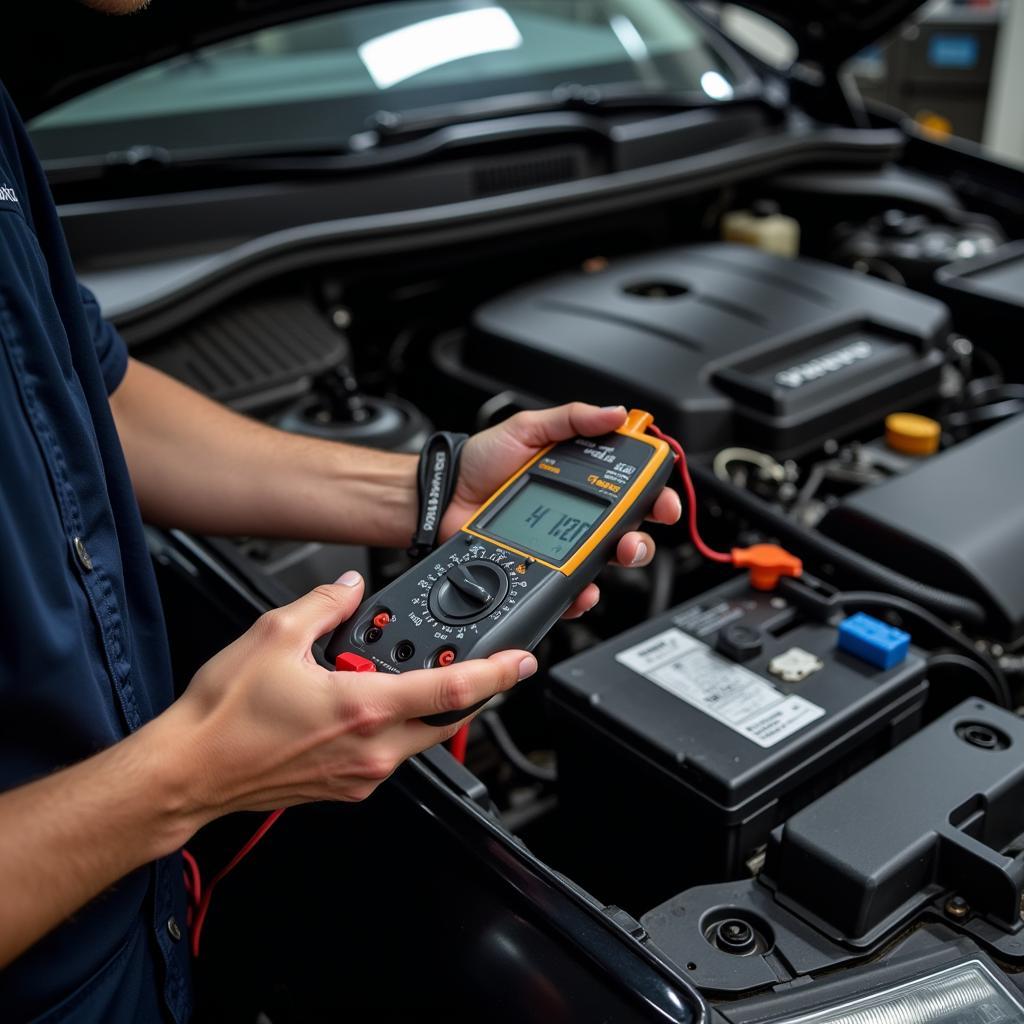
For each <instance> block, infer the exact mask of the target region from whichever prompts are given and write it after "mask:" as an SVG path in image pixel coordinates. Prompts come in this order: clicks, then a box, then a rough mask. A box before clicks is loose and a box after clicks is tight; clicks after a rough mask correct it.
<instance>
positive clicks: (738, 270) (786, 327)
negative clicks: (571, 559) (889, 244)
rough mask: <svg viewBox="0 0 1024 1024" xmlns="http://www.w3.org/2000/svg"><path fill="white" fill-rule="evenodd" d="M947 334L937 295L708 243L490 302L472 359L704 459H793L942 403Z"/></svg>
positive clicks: (469, 347)
mask: <svg viewBox="0 0 1024 1024" xmlns="http://www.w3.org/2000/svg"><path fill="white" fill-rule="evenodd" d="M948 330H949V314H948V311H947V310H946V307H945V306H944V305H943V304H942V303H940V302H937V301H936V300H934V299H930V298H926V297H924V296H921V295H916V294H913V293H911V292H909V291H907V290H906V289H903V288H898V287H896V286H895V285H890V284H887V283H885V282H883V281H878V280H876V279H874V278H868V277H863V276H861V275H860V274H857V273H854V272H853V271H850V270H845V269H841V268H837V267H831V266H828V265H826V264H823V263H819V262H817V261H814V260H807V259H795V260H789V259H783V258H781V257H778V256H772V255H769V254H768V253H764V252H761V251H760V250H757V249H753V248H750V247H747V246H742V245H729V244H725V243H709V244H704V245H691V246H684V247H681V248H678V249H668V250H662V251H660V252H656V253H651V254H648V255H644V256H637V257H631V258H627V259H622V260H618V261H615V262H613V263H612V264H611V265H610V266H609V267H608V268H607V269H605V270H602V271H599V272H596V273H586V272H584V271H579V272H575V273H571V274H564V275H561V276H559V277H554V278H548V279H546V280H543V281H539V282H536V283H534V284H532V285H528V286H526V287H524V288H521V289H518V290H517V291H514V292H511V293H509V294H508V295H505V296H503V297H501V298H499V299H496V300H494V301H491V302H489V303H487V304H486V305H484V306H482V307H481V308H480V309H479V310H478V311H477V313H476V316H475V318H474V331H473V334H472V336H471V337H470V338H469V340H468V343H467V344H466V346H465V349H464V359H465V361H466V363H467V364H468V366H469V367H470V368H472V369H475V370H477V371H483V372H485V373H487V374H489V375H491V376H493V377H495V378H497V379H499V380H501V381H502V382H503V383H504V384H505V386H512V387H515V388H517V389H519V390H521V391H523V392H525V393H527V394H532V395H535V396H537V397H538V398H542V399H545V400H548V401H565V400H568V399H570V398H580V399H584V400H589V401H595V402H598V403H600V404H606V403H609V402H610V403H615V404H619V403H625V404H626V405H629V404H634V405H639V406H641V407H643V408H645V409H649V410H650V411H651V412H653V413H654V414H655V416H656V418H657V421H658V424H659V425H660V426H661V427H662V429H664V430H668V431H670V432H672V433H674V434H675V435H676V436H677V437H678V438H679V440H680V441H681V442H682V443H683V444H685V445H686V446H687V447H688V448H689V449H691V450H693V451H710V450H714V449H716V448H719V447H722V446H725V445H731V444H750V445H752V446H754V447H757V448H759V449H761V450H767V451H770V452H772V453H773V454H776V455H780V456H783V455H792V454H798V453H800V452H802V451H807V450H809V449H811V448H813V447H815V446H817V445H819V444H820V443H821V442H822V441H823V440H825V439H826V438H828V437H830V436H833V435H835V434H840V435H843V434H848V433H850V432H852V431H855V430H857V429H858V428H860V427H862V426H864V425H866V424H868V423H870V422H872V421H876V420H879V419H880V418H881V417H882V416H883V415H884V414H885V413H887V412H889V411H891V410H892V409H893V408H894V407H899V406H912V405H914V404H915V403H916V402H919V401H922V400H925V399H927V398H929V397H932V396H933V395H934V394H935V392H936V390H937V386H938V378H939V372H940V368H941V365H942V362H943V355H942V353H941V352H940V350H939V348H938V347H937V346H938V343H939V342H941V341H942V339H943V338H944V337H945V336H946V334H947V333H948Z"/></svg>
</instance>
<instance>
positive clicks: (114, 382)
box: [78, 283, 128, 395]
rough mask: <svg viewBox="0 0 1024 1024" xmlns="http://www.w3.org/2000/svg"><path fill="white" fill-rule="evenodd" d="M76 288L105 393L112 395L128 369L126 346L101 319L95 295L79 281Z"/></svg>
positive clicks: (118, 335)
mask: <svg viewBox="0 0 1024 1024" xmlns="http://www.w3.org/2000/svg"><path fill="white" fill-rule="evenodd" d="M78 290H79V292H80V293H81V296H82V307H83V308H84V310H85V320H86V323H87V324H88V327H89V334H90V335H91V337H92V343H93V346H94V347H95V349H96V358H97V359H98V360H99V364H100V371H101V372H102V374H103V383H104V384H105V385H106V387H107V394H108V395H112V394H113V393H114V391H116V390H117V386H118V385H119V384H120V383H121V381H122V380H123V379H124V375H125V371H126V370H127V369H128V346H127V345H126V344H125V340H124V338H122V337H121V335H120V334H119V333H118V330H117V328H116V327H115V326H114V325H113V324H112V323H110V322H109V321H107V320H104V319H103V314H102V313H101V312H100V304H99V303H98V302H97V301H96V296H95V295H93V293H92V292H91V291H89V289H88V288H86V287H85V285H84V284H81V283H80V284H79V285H78Z"/></svg>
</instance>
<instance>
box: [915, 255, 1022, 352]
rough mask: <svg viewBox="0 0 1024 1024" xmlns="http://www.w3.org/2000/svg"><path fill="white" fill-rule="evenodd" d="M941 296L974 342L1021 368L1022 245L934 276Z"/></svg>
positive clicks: (950, 267)
mask: <svg viewBox="0 0 1024 1024" xmlns="http://www.w3.org/2000/svg"><path fill="white" fill-rule="evenodd" d="M935 283H936V285H937V290H938V294H939V295H940V296H941V297H942V299H943V300H944V301H945V302H947V303H948V304H949V306H950V308H951V309H952V310H953V313H954V315H955V316H956V323H957V327H958V328H959V329H960V330H962V331H965V332H967V334H968V335H969V336H970V338H971V340H972V341H975V342H976V343H977V344H979V345H981V346H982V347H983V348H988V349H992V350H994V351H995V352H996V354H997V355H998V356H999V357H1000V358H1001V359H1003V360H1005V361H1006V362H1007V363H1008V365H1012V366H1015V367H1019V365H1020V361H1021V353H1020V337H1021V332H1022V331H1024V241H1016V242H1009V243H1007V244H1006V245H1003V246H1000V247H999V248H998V249H997V250H996V251H995V252H993V253H990V254H988V255H986V256H980V257H978V258H977V259H972V260H960V261H959V262H957V263H951V264H949V265H948V266H945V267H940V268H939V269H938V270H937V271H936V272H935Z"/></svg>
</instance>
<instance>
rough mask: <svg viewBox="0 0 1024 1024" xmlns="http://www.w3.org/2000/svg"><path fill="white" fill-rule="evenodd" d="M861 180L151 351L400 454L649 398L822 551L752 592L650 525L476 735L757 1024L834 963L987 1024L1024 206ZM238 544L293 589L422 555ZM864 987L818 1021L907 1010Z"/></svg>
mask: <svg viewBox="0 0 1024 1024" xmlns="http://www.w3.org/2000/svg"><path fill="white" fill-rule="evenodd" d="M868 181H869V177H868V176H865V177H864V179H863V182H864V187H863V189H862V190H860V189H859V187H858V177H857V175H856V174H852V173H849V172H839V171H836V172H830V171H828V170H825V171H821V172H820V173H817V174H811V173H809V172H808V173H801V174H791V175H788V176H782V177H779V178H776V179H766V180H764V181H760V182H758V183H756V185H755V184H752V183H748V184H746V185H741V186H735V187H730V188H729V189H727V190H725V191H722V192H714V193H706V194H702V195H700V196H693V197H690V198H689V199H687V200H685V201H682V202H680V203H677V204H674V205H673V206H671V208H669V207H658V208H653V207H652V208H651V209H649V210H647V211H641V212H639V213H636V212H634V213H632V214H630V215H629V216H628V217H627V216H615V217H611V218H609V219H608V221H607V222H606V223H602V224H601V225H598V226H595V225H589V226H587V228H586V229H584V228H582V227H580V228H579V229H578V230H577V229H573V230H568V231H563V232H562V234H561V236H560V237H558V238H548V239H546V240H538V239H537V238H536V237H532V238H526V237H524V238H522V239H520V240H518V241H516V240H512V241H507V240H506V241H504V242H502V243H500V244H499V243H497V242H496V243H495V244H494V245H493V247H491V248H489V249H484V248H483V247H482V246H481V247H480V248H477V249H475V250H474V251H473V252H472V254H470V253H462V254H460V253H459V252H457V251H451V250H446V251H443V252H440V253H437V254H434V255H433V256H432V257H427V256H421V257H416V258H414V259H410V260H406V261H404V262H402V264H401V266H400V268H399V267H398V266H397V265H395V266H389V265H387V264H386V263H385V262H383V261H374V260H368V261H365V262H364V263H362V264H360V265H358V266H354V267H348V268H342V269H338V268H333V267H323V268H317V269H316V270H315V271H313V272H310V271H308V270H307V271H303V273H302V274H301V275H299V276H293V277H289V276H284V277H282V278H281V279H280V280H278V281H275V282H273V283H272V284H263V285H261V286H260V288H259V289H258V291H257V292H255V293H254V292H247V293H243V294H240V295H238V296H235V297H234V298H232V299H230V300H229V301H227V302H225V303H223V304H221V305H218V306H216V307H215V308H213V309H211V310H208V311H206V312H204V313H201V314H200V315H199V316H198V317H196V318H194V319H193V320H192V321H191V322H190V323H189V324H187V325H185V326H184V327H181V328H176V329H174V330H173V331H168V332H164V333H157V334H155V335H153V336H148V337H145V338H140V339H139V340H137V342H136V348H135V352H136V355H138V356H139V357H140V358H142V359H144V360H148V361H150V362H152V363H153V364H154V365H157V366H160V367H161V368H163V369H165V370H167V371H168V372H170V373H172V374H174V375H176V376H179V377H180V378H182V379H184V380H186V381H188V382H189V383H191V384H193V385H194V386H197V387H199V388H200V389H202V390H204V391H206V392H207V393H208V394H211V395H213V396H214V397H216V398H219V399H221V400H223V401H226V402H228V403H230V404H232V405H234V406H235V407H237V408H239V409H241V410H243V411H246V412H248V413H250V414H251V415H255V416H258V417H260V418H264V419H267V420H268V421H272V422H275V423H278V424H279V425H281V426H282V427H284V428H285V429H291V430H297V431H301V432H307V433H311V434H315V435H317V436H325V437H333V438H337V439H338V440H344V441H352V442H355V443H360V444H367V445H374V446H379V447H387V448H392V449H396V450H404V451H416V450H418V448H419V446H420V445H421V444H422V441H423V439H424V437H425V436H426V434H427V433H428V432H429V430H430V429H432V428H433V427H436V428H443V429H451V430H465V431H473V430H477V429H481V428H483V427H486V426H487V425H489V424H492V423H495V422H497V421H499V420H500V419H502V418H504V417H506V416H508V415H511V414H513V413H515V412H516V411H517V410H519V409H524V408H533V407H538V406H541V405H546V404H554V403H561V402H565V401H571V400H574V399H579V400H585V401H593V402H597V403H600V404H625V405H626V406H638V407H640V408H644V409H648V410H650V411H651V412H652V413H653V414H654V415H655V417H656V421H657V423H658V424H659V426H661V427H662V428H663V429H664V430H666V431H668V432H670V433H671V434H673V435H674V436H675V437H677V438H678V439H679V440H680V441H681V442H682V444H683V445H684V447H685V448H686V450H687V455H688V458H689V462H690V467H691V472H692V475H693V478H694V483H695V485H696V489H697V494H698V498H699V501H700V509H699V514H700V518H701V529H702V531H703V532H704V534H705V536H706V537H707V538H708V540H709V541H710V542H712V543H716V544H717V545H718V546H720V547H726V548H728V547H730V546H732V545H734V544H741V543H742V544H751V543H757V542H759V541H772V542H777V543H780V544H782V545H784V546H785V547H786V548H787V549H788V550H790V551H792V552H793V553H794V554H796V555H797V556H799V557H800V558H801V559H802V560H803V563H804V574H803V575H802V576H801V577H800V578H798V579H783V580H781V581H780V582H779V585H778V586H777V587H776V588H775V589H773V590H770V591H762V590H756V589H753V588H752V587H751V586H750V584H749V582H748V580H747V579H746V577H745V576H744V575H741V574H738V573H737V572H736V571H735V570H734V569H726V568H723V567H722V566H718V565H714V564H711V563H708V562H705V561H704V560H702V558H701V557H700V555H699V553H698V552H697V551H696V550H694V548H693V546H692V545H691V544H690V543H689V541H688V539H687V537H686V533H685V530H683V529H679V528H664V527H659V528H656V529H655V536H656V540H657V543H658V554H657V556H656V560H655V562H654V563H653V565H652V566H651V568H650V569H649V570H648V571H645V572H631V573H626V572H623V571H621V570H617V569H614V568H609V569H608V570H606V571H605V573H604V574H603V575H602V577H601V579H600V584H601V588H602V601H601V603H600V605H599V606H598V608H597V609H596V610H595V611H594V612H593V613H591V614H589V615H587V616H585V617H584V618H583V619H581V620H579V621H573V622H564V623H562V624H561V625H560V626H559V627H558V628H556V629H555V630H554V631H553V633H552V634H551V635H550V636H549V637H548V638H547V639H546V640H545V641H544V643H543V646H542V647H541V648H540V649H539V650H538V657H539V660H540V663H541V676H542V677H543V679H542V681H540V682H537V683H535V684H534V683H531V684H529V685H527V686H524V687H522V688H520V689H519V690H517V691H516V692H514V693H513V694H511V695H510V696H508V697H507V698H506V699H505V700H504V701H503V702H502V703H497V702H495V703H492V704H491V705H490V706H489V707H488V708H487V709H486V710H485V711H484V712H483V713H482V714H481V716H480V717H479V719H478V720H477V722H476V724H475V725H474V727H473V730H472V732H471V735H470V741H469V748H468V754H467V758H466V768H467V769H468V772H469V773H471V776H472V777H473V778H474V779H475V780H476V783H477V784H478V785H479V787H481V788H482V789H485V791H484V797H483V798H482V799H483V802H484V804H485V806H486V807H487V809H488V811H489V813H491V814H492V815H493V817H494V820H495V822H496V823H497V824H498V826H499V827H500V828H501V829H502V830H504V831H506V832H508V833H510V834H512V835H513V836H514V837H515V838H516V841H517V842H521V843H522V844H524V845H525V848H526V849H528V850H529V851H530V852H531V854H532V855H534V856H536V857H537V858H539V859H540V860H542V861H543V862H545V863H546V864H548V865H549V866H550V867H551V868H553V869H554V870H555V871H557V872H559V873H560V874H561V875H563V876H565V877H566V878H567V879H569V880H570V881H571V882H572V883H573V884H575V885H577V886H579V887H581V888H582V889H583V890H585V891H586V892H588V893H590V894H592V895H593V897H595V898H596V899H597V900H598V901H599V902H600V903H601V904H602V905H603V906H606V907H610V908H614V913H615V914H616V915H619V916H618V917H617V920H618V921H619V922H620V923H623V922H624V923H625V926H626V927H627V928H628V929H629V930H630V931H631V934H632V935H633V937H634V938H635V939H636V940H637V941H640V942H642V943H644V944H646V945H647V946H649V948H650V949H651V950H653V951H654V953H655V955H656V956H658V957H659V958H661V959H662V960H663V961H664V962H665V963H667V964H668V965H669V967H670V968H671V969H672V970H674V971H676V972H677V973H678V974H679V975H681V976H683V977H685V978H686V979H687V981H688V982H689V983H691V984H692V985H693V986H695V987H696V988H697V989H698V990H699V992H700V993H701V994H702V996H703V997H704V998H705V999H706V1000H708V1002H709V1004H710V1005H711V1006H712V1007H713V1008H714V1012H715V1013H717V1014H718V1015H719V1018H718V1019H720V1020H728V1021H732V1022H735V1024H741V1022H747V1021H754V1020H766V1019H768V1017H767V1016H766V1014H767V1013H768V1010H767V1009H766V1006H767V1004H766V999H767V997H768V996H771V997H772V1002H771V1013H772V1014H781V1013H784V1014H786V1015H787V1016H786V1017H785V1019H787V1020H789V1019H796V1018H797V1017H798V1016H799V1015H800V1014H801V1013H804V1012H809V1010H808V1008H809V1007H812V1006H814V1005H816V1003H815V1000H818V1001H819V1002H820V1001H821V1000H822V999H823V998H825V994H824V993H825V992H826V989H825V988H823V987H822V986H827V993H828V995H829V998H830V999H831V1000H832V1002H834V1003H835V1004H837V1005H838V1004H840V1003H842V1002H843V1000H844V999H845V998H847V997H848V996H849V997H850V998H851V999H852V998H853V997H852V995H850V994H851V993H854V992H855V993H857V999H861V996H862V994H863V993H864V992H865V991H869V990H873V989H876V988H881V987H883V986H885V985H889V986H890V987H892V986H897V987H898V986H899V985H904V984H905V985H906V988H905V989H900V991H901V993H902V994H901V995H900V997H899V998H900V999H902V1000H904V1001H905V1002H904V1003H901V1004H900V1005H902V1006H905V1007H913V1006H915V1005H916V1003H915V1001H920V1000H926V999H936V1000H940V1001H941V1000H942V999H944V998H947V997H948V998H954V995H955V994H956V993H960V995H961V996H962V995H963V993H964V992H969V993H972V998H974V997H975V996H976V998H975V1001H974V1002H970V1000H967V1002H965V1004H964V1005H965V1006H967V1004H968V1003H969V1006H968V1008H967V1009H964V1011H963V1013H964V1015H963V1016H960V1017H956V1018H955V1019H957V1020H965V1021H966V1020H971V1021H974V1020H977V1021H979V1022H980V1021H991V1022H994V1021H1000V1020H1007V1021H1009V1020H1012V1019H1017V1018H1016V1017H1013V1016H1012V1015H1011V1013H1012V1008H1013V1007H1015V1006H1016V1005H1017V1004H1018V1003H1020V1001H1021V994H1020V992H1019V991H1018V990H1017V987H1016V984H1015V983H1014V981H1013V980H1012V978H1013V976H1014V975H1016V974H1017V972H1019V971H1021V969H1022V968H1024V920H1022V917H1024V909H1022V908H1024V760H1022V757H1021V752H1022V750H1024V723H1022V721H1021V719H1020V717H1019V715H1018V713H1017V712H1018V707H1019V705H1020V704H1021V701H1022V696H1024V572H1022V571H1021V561H1022V558H1024V473H1022V472H1021V470H1022V467H1024V463H1022V452H1024V415H1022V414H1024V358H1022V356H1021V351H1020V337H1021V329H1022V328H1024V248H1022V243H1018V242H1013V241H1009V239H1011V238H1012V237H1014V234H1015V232H1019V230H1020V225H1019V224H1016V223H1013V222H1012V221H1010V220H1007V221H1003V220H1001V219H1000V217H999V216H998V211H996V210H993V209H992V208H991V207H986V206H985V204H984V203H980V202H979V203H978V204H977V206H978V208H977V209H974V208H972V206H971V204H970V202H969V200H967V199H965V198H963V197H961V196H959V195H958V194H957V193H956V192H955V191H954V188H953V187H952V186H950V185H948V184H946V183H944V182H942V181H940V180H938V179H937V178H930V177H928V176H927V175H925V174H923V173H920V172H913V173H911V172H903V171H901V172H899V173H896V172H894V173H893V176H892V178H891V179H890V180H888V182H887V187H886V189H885V190H884V193H881V192H879V191H878V190H876V189H874V188H871V187H869V185H868ZM840 192H841V194H842V199H841V200H839V199H837V198H836V196H837V195H838V194H839V193H840ZM740 209H741V210H748V211H751V214H750V216H751V217H752V218H753V219H754V220H767V219H771V218H779V217H783V218H786V219H787V222H788V223H790V224H791V225H795V226H796V228H797V229H798V230H799V233H800V235H801V238H802V242H801V244H800V255H779V254H776V253H771V252H767V251H764V249H763V248H759V247H758V246H757V245H749V244H747V245H745V244H739V243H738V242H735V241H726V240H723V238H722V230H723V222H724V220H725V219H726V217H727V215H728V213H729V212H730V211H733V210H740ZM836 210H841V211H842V219H841V220H839V219H837V218H836V216H835V211H836ZM829 211H832V212H831V213H829ZM129 337H130V334H129ZM209 544H210V546H211V549H212V550H215V551H216V553H217V555H218V557H220V558H223V559H224V560H225V561H227V562H229V563H230V564H231V565H232V566H234V567H235V568H236V569H237V570H238V571H239V572H241V573H243V574H244V575H245V576H246V577H247V578H248V579H250V580H251V581H253V586H255V587H257V588H260V589H262V592H263V593H265V594H267V595H268V600H271V601H273V600H286V599H289V598H290V596H291V595H292V594H294V593H297V592H300V591H302V590H304V589H305V588H307V587H309V586H313V585H315V584H316V583H318V582H321V581H322V580H323V579H328V578H333V576H334V575H335V574H336V571H337V570H338V569H340V568H343V567H355V568H359V569H361V570H363V571H365V572H368V573H370V575H371V578H372V580H373V582H374V583H375V584H376V585H378V586H379V585H382V584H383V583H384V582H386V581H387V580H389V579H391V578H393V577H394V576H396V575H397V574H398V573H400V572H401V571H402V570H403V569H404V568H405V567H406V565H407V564H408V563H407V562H406V561H405V560H404V556H403V555H402V554H401V553H396V552H368V551H364V550H361V549H337V548H333V549H332V548H326V547H323V546H320V545H314V544H298V543H291V542H284V541H266V540H262V539H259V538H246V539H239V540H237V541H231V542H228V541H209ZM164 573H165V575H166V574H168V573H170V574H172V575H173V566H167V565H165V566H164ZM172 626H173V623H172ZM179 657H180V658H181V659H182V671H184V670H185V666H186V665H187V663H188V655H187V653H186V654H184V655H182V654H180V653H179ZM539 678H540V677H539ZM478 802H479V801H478ZM840 967H842V968H846V970H844V971H843V972H842V973H841V974H838V973H836V971H837V968H840ZM907 979H911V980H910V981H908V980H907ZM812 980H813V981H814V982H815V983H816V984H815V985H809V984H807V982H809V981H812ZM951 993H952V994H954V995H951ZM957 998H959V996H957ZM963 998H964V999H965V1000H966V998H967V997H966V996H965V997H963ZM893 1005H895V1004H893ZM858 1007H859V1003H858V1004H857V1006H854V1004H853V1003H851V1009H850V1010H849V1011H848V1012H847V1015H846V1016H834V1017H828V1018H824V1017H823V1018H821V1019H822V1020H825V1019H828V1020H843V1021H847V1020H848V1021H851V1022H852V1021H855V1020H856V1021H861V1020H865V1021H866V1020H869V1019H871V1020H874V1019H876V1018H874V1017H869V1016H863V1015H861V1016H858V1015H857V1014H863V1013H867V1012H868V1010H870V1006H867V1007H866V1008H863V1007H862V1008H859V1009H858ZM986 1007H987V1009H986ZM890 1010H891V1006H890ZM887 1012H889V1011H887ZM909 1012H910V1011H909V1010H907V1013H908V1014H909ZM969 1013H970V1014H975V1015H974V1016H969V1015H968V1014H969ZM985 1013H989V1014H990V1015H989V1016H985ZM997 1013H1005V1015H1004V1016H998V1015H997ZM771 1019H777V1018H776V1017H774V1016H773V1017H772V1018H771ZM801 1019H803V1018H801ZM808 1019H812V1018H808ZM813 1019H818V1018H813ZM877 1019H879V1020H882V1019H884V1020H911V1019H917V1018H916V1017H911V1016H904V1017H900V1016H899V1015H898V1013H897V1016H892V1017H878V1018H877ZM922 1019H923V1018H922ZM929 1019H931V1018H929ZM935 1019H939V1018H935ZM942 1019H946V1018H942ZM949 1019H951V1020H952V1019H954V1018H953V1017H950V1018H949Z"/></svg>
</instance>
